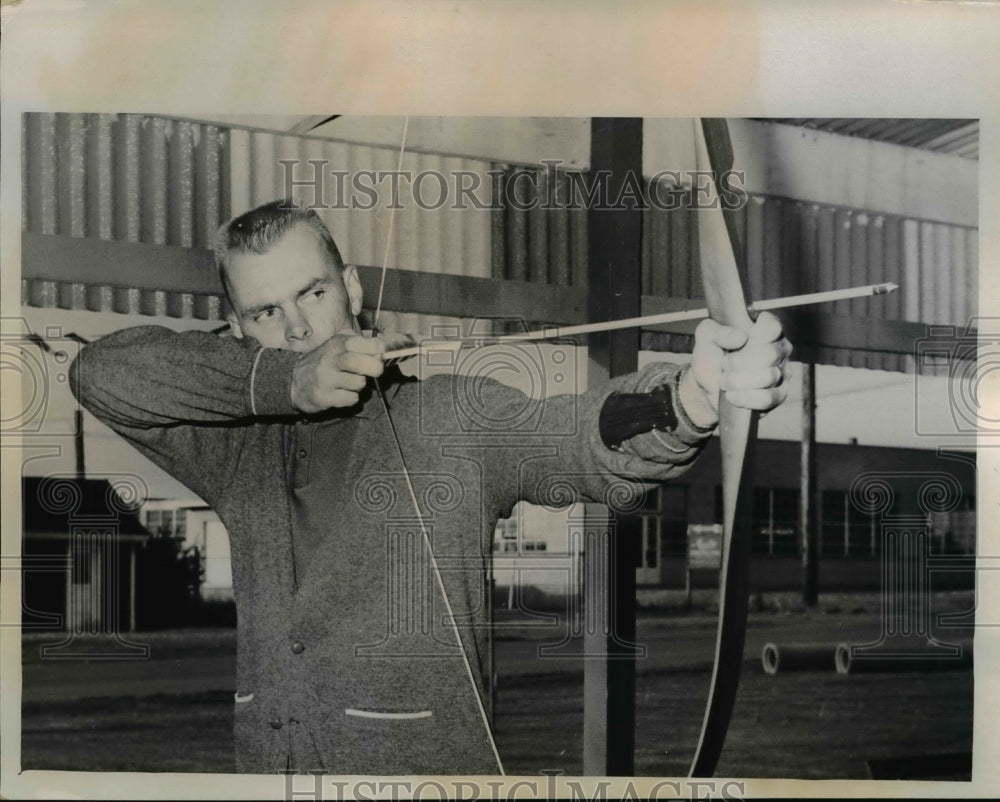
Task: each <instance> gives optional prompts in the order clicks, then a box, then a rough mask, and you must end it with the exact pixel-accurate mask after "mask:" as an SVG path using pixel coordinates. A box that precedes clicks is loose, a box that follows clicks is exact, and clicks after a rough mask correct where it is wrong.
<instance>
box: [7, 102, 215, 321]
mask: <svg viewBox="0 0 1000 802" xmlns="http://www.w3.org/2000/svg"><path fill="white" fill-rule="evenodd" d="M22 131H23V137H24V139H23V141H24V148H23V154H22V158H23V160H22V187H23V213H24V221H23V225H24V228H25V230H26V231H30V232H35V233H39V234H62V235H66V236H72V237H93V238H97V239H106V240H124V241H127V242H145V243H151V244H159V245H176V246H180V247H201V248H208V247H211V241H212V238H213V237H214V235H215V230H216V229H217V228H218V226H219V224H220V223H221V222H222V221H223V220H225V219H226V218H227V216H228V215H229V193H228V186H227V182H226V180H225V172H224V169H223V167H224V165H225V164H226V162H227V161H228V150H229V141H228V140H229V131H228V130H227V129H225V128H222V127H219V126H215V125H203V124H199V123H193V122H188V121H183V120H171V119H166V118H161V117H148V116H143V115H134V114H43V113H32V114H26V115H24V117H23V128H22ZM21 293H22V303H27V304H31V305H35V306H60V307H64V308H69V309H90V310H94V311H105V312H112V311H113V312H124V313H130V314H144V315H172V316H176V317H200V318H217V317H219V299H218V298H205V297H197V298H196V297H195V296H194V295H192V294H190V293H165V292H156V291H140V290H136V289H130V288H124V287H111V286H84V285H82V284H66V283H58V284H57V283H56V282H50V281H38V280H35V281H27V280H24V281H22V286H21Z"/></svg>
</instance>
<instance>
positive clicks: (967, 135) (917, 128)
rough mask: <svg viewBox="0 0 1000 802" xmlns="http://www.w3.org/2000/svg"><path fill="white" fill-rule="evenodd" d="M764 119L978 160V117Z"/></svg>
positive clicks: (760, 118) (765, 119) (764, 120)
mask: <svg viewBox="0 0 1000 802" xmlns="http://www.w3.org/2000/svg"><path fill="white" fill-rule="evenodd" d="M757 119H759V120H761V121H762V122H771V123H783V124H785V125H797V126H799V127H800V128H812V129H813V130H816V131H826V132H827V133H830V134H843V135H844V136H856V137H860V138H861V139H873V140H876V141H878V142H890V143H892V144H894V145H905V146H907V147H911V148H920V149H922V150H932V151H934V152H936V153H951V154H954V155H955V156H961V157H962V158H965V159H975V160H978V159H979V120H965V119H945V120H942V119H913V118H888V117H887V118H876V119H866V118H861V119H859V118H854V117H768V118H765V117H758V118H757Z"/></svg>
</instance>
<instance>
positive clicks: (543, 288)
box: [21, 232, 587, 325]
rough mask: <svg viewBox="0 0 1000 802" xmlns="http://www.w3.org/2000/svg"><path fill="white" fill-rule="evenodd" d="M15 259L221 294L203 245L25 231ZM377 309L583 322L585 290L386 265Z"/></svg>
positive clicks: (374, 272) (369, 275)
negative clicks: (19, 251) (181, 246)
mask: <svg viewBox="0 0 1000 802" xmlns="http://www.w3.org/2000/svg"><path fill="white" fill-rule="evenodd" d="M21 264H22V274H21V275H22V277H23V278H26V279H33V280H42V281H56V282H66V283H70V284H90V285H110V286H116V287H130V288H135V289H139V290H161V291H164V292H185V293H193V294H195V295H221V294H222V286H221V285H220V283H219V279H218V276H217V274H216V270H215V261H214V257H213V256H212V252H211V251H209V250H206V249H203V248H179V247H175V246H171V245H149V244H147V243H140V242H123V241H120V240H101V239H93V238H87V237H66V236H62V235H57V234H34V233H28V232H25V233H24V234H23V235H22V237H21ZM358 273H359V276H360V278H361V284H362V287H363V288H364V293H365V298H366V299H367V300H368V301H369V302H370V303H371V304H372V305H374V302H375V299H376V298H377V296H378V288H379V282H380V280H381V276H382V269H381V268H378V267H371V266H368V265H359V266H358ZM382 308H383V309H387V310H391V311H394V312H413V313H418V314H427V315H443V316H447V317H463V318H475V317H489V318H497V317H502V318H520V319H523V320H525V321H526V322H529V323H552V324H558V325H569V324H574V323H586V322H587V321H586V308H587V293H586V290H584V289H583V288H581V287H561V286H556V285H553V284H535V283H532V282H529V281H512V280H508V279H492V278H478V277H476V276H457V275H450V274H444V273H426V272H423V271H416V270H400V269H395V268H390V269H389V271H388V274H387V276H386V281H385V296H384V298H383V302H382Z"/></svg>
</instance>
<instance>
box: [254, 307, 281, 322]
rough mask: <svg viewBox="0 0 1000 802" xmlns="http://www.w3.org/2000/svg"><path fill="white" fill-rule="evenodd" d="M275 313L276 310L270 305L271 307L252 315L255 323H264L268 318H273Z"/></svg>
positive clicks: (276, 312)
mask: <svg viewBox="0 0 1000 802" xmlns="http://www.w3.org/2000/svg"><path fill="white" fill-rule="evenodd" d="M277 314H278V310H277V309H274V308H273V307H272V308H271V309H265V310H264V311H263V312H258V313H257V314H256V315H254V320H255V321H256V322H257V323H266V322H267V321H269V320H274V318H275V316H276V315H277Z"/></svg>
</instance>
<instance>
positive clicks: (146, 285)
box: [21, 233, 974, 354]
mask: <svg viewBox="0 0 1000 802" xmlns="http://www.w3.org/2000/svg"><path fill="white" fill-rule="evenodd" d="M21 264H22V277H23V278H25V279H30V280H41V281H54V282H66V283H71V284H85V285H99V286H100V285H110V286H116V287H130V288H135V289H140V290H161V291H164V292H181V293H192V294H194V295H216V296H218V295H221V294H222V288H221V286H220V285H219V280H218V276H217V275H216V271H215V262H214V259H213V256H212V253H211V251H208V250H205V249H201V248H178V247H174V246H169V245H149V244H146V243H139V242H122V241H119V240H99V239H92V238H85V237H66V236H61V235H56V234H33V233H24V234H23V235H22V238H21ZM358 273H359V275H360V277H361V283H362V286H363V288H364V292H365V297H366V298H367V299H368V300H369V301H370V302H372V303H374V299H375V298H376V297H377V295H378V285H379V281H380V278H381V269H380V268H377V267H371V266H367V265H360V266H359V267H358ZM382 305H383V308H384V309H387V310H391V311H395V312H412V313H417V314H426V315H441V316H445V317H460V318H476V317H484V318H512V319H522V320H524V321H525V322H526V323H527V324H528V325H535V324H552V325H562V326H568V325H576V324H580V323H586V322H588V321H587V318H586V308H587V292H586V290H585V289H584V288H582V287H563V286H558V285H554V284H536V283H533V282H529V281H512V280H509V279H493V278H478V277H475V276H456V275H449V274H443V273H426V272H423V271H416V270H400V269H393V268H390V270H389V272H388V275H387V277H386V286H385V297H384V300H383V304H382ZM700 306H704V301H702V300H701V299H697V298H693V299H692V298H665V297H662V296H652V295H645V296H643V298H642V311H641V314H643V315H655V314H662V313H664V312H675V311H682V310H685V309H693V308H697V307H700ZM779 316H780V317H781V319H782V322H783V323H784V325H785V329H786V331H787V333H788V337H789V339H790V340H792V342H794V343H795V344H796V347H797V348H799V349H801V348H804V347H823V348H847V349H854V350H862V351H882V352H888V353H896V354H912V353H913V348H914V342H915V341H916V340H918V339H920V338H922V337H926V336H927V327H926V326H925V325H923V324H921V323H912V322H909V321H903V320H880V319H877V318H859V317H848V316H844V315H833V314H828V313H824V312H816V311H813V310H808V311H807V310H801V309H797V310H785V311H782V312H781V313H780V314H779ZM696 326H697V321H691V322H686V323H673V324H667V325H659V326H650V327H648V329H647V331H648V334H647V336H646V337H645V340H644V342H645V343H646V347H652V348H653V349H654V350H656V343H657V338H656V336H655V332H669V333H672V334H693V333H694V330H695V328H696ZM971 336H974V335H971Z"/></svg>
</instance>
